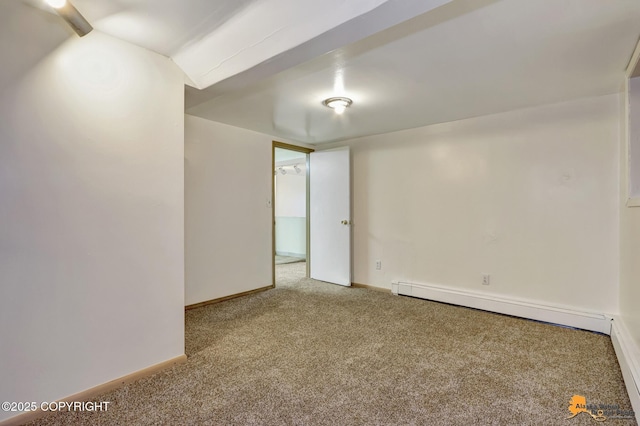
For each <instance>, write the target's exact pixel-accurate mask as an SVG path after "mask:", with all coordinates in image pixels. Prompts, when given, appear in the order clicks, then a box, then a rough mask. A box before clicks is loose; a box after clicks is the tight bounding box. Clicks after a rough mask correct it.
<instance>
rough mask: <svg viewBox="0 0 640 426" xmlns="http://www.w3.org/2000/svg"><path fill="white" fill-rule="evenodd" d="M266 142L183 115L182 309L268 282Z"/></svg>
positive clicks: (258, 136)
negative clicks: (183, 296) (183, 217)
mask: <svg viewBox="0 0 640 426" xmlns="http://www.w3.org/2000/svg"><path fill="white" fill-rule="evenodd" d="M271 141H272V138H271V137H270V136H267V135H263V134H261V133H256V132H252V131H249V130H244V129H240V128H237V127H232V126H228V125H225V124H220V123H215V122H213V121H208V120H205V119H202V118H198V117H193V116H190V115H187V116H185V225H186V228H185V230H186V253H185V262H186V278H185V280H186V284H185V288H186V293H185V297H186V304H187V305H191V304H194V303H199V302H203V301H207V300H212V299H217V298H220V297H224V296H229V295H232V294H237V293H241V292H244V291H249V290H254V289H256V288H260V287H265V286H269V285H271V284H272V267H273V266H272V262H273V261H272V245H271V244H272V239H271V238H272V234H271V220H272V211H271V207H269V206H268V205H267V203H268V201H270V200H271V178H272V176H273V171H272V169H271ZM238 168H241V169H242V170H241V171H242V173H238Z"/></svg>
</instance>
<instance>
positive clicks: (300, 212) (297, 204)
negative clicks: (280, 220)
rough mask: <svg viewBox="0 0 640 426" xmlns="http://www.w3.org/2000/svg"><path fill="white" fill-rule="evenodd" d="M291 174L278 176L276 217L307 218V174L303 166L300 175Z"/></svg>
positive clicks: (288, 168) (279, 174)
mask: <svg viewBox="0 0 640 426" xmlns="http://www.w3.org/2000/svg"><path fill="white" fill-rule="evenodd" d="M287 170H289V172H288V173H287V174H285V175H283V174H281V173H278V175H277V176H276V217H305V216H306V212H307V178H306V177H307V174H306V173H307V172H306V167H305V166H304V164H303V165H301V167H300V173H298V174H296V173H294V172H291V170H292V169H291V168H290V167H287Z"/></svg>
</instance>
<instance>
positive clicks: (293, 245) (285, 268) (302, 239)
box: [273, 142, 309, 285]
mask: <svg viewBox="0 0 640 426" xmlns="http://www.w3.org/2000/svg"><path fill="white" fill-rule="evenodd" d="M288 148H295V149H288ZM298 149H300V148H299V147H289V146H287V145H285V144H280V143H277V142H274V150H273V165H274V170H273V195H274V197H273V198H274V203H273V211H274V214H273V219H274V220H273V224H274V232H273V235H274V282H275V284H276V285H278V283H279V282H282V281H283V280H286V281H287V282H291V281H296V280H298V279H300V278H304V277H306V276H308V273H307V271H308V269H307V265H308V257H309V223H308V218H309V215H308V190H309V184H308V156H309V153H308V152H307V151H308V150H304V151H299V150H298Z"/></svg>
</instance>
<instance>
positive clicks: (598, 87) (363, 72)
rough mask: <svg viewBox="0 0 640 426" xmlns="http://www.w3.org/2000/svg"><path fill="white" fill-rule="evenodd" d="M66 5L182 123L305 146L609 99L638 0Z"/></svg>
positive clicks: (637, 18)
mask: <svg viewBox="0 0 640 426" xmlns="http://www.w3.org/2000/svg"><path fill="white" fill-rule="evenodd" d="M42 1H43V0H22V2H24V3H31V4H32V5H37V6H39V7H42V6H41V4H42ZM72 2H73V3H74V4H75V6H76V7H77V8H78V9H79V10H80V11H81V12H82V13H83V14H84V15H85V16H86V17H87V19H88V20H89V21H90V22H91V23H92V24H93V25H94V27H95V28H96V29H97V30H99V31H102V32H105V33H107V34H111V35H113V36H115V37H118V38H121V39H124V40H127V41H130V42H132V43H135V44H138V45H140V46H143V47H146V48H148V49H151V50H154V51H156V52H159V53H161V54H163V55H166V56H169V57H171V58H173V60H174V61H175V62H176V63H177V64H178V65H179V66H181V68H182V69H183V70H184V71H185V74H186V75H187V80H186V81H187V82H188V84H190V85H191V86H194V87H200V88H204V90H198V89H195V88H193V87H187V88H186V100H185V102H186V107H185V109H186V112H187V113H189V114H193V115H197V116H200V117H203V118H206V119H210V120H214V121H219V122H223V123H227V124H231V125H234V126H239V127H243V128H247V129H251V130H255V131H259V132H263V133H267V134H270V135H273V136H274V137H277V138H280V139H285V140H296V141H300V142H306V143H310V144H318V143H324V142H332V141H338V140H344V139H348V138H353V137H359V136H364V135H369V134H376V133H385V132H390V131H394V130H400V129H405V128H411V127H418V126H424V125H429V124H433V123H440V122H447V121H453V120H459V119H463V118H468V117H473V116H478V115H485V114H491V113H496V112H501V111H507V110H512V109H517V108H524V107H529V106H535V105H540V104H545V103H552V102H561V101H567V100H572V99H576V98H580V97H586V96H595V95H602V94H608V93H614V92H617V91H618V90H619V89H620V84H621V81H622V76H623V70H624V68H625V67H626V65H627V62H628V60H629V57H630V55H631V52H632V50H633V48H634V45H635V43H636V41H637V40H638V36H639V35H640V0H153V1H151V0H72ZM8 3H10V2H7V1H3V2H0V6H1V7H0V9H3V10H8V11H9V12H11V13H14V14H15V13H16V12H18V11H17V10H16V9H15V8H12V7H7V4H8ZM35 12H38V13H40V14H42V13H41V12H39V11H35ZM20 13H22V11H20ZM45 15H47V14H45ZM49 16H50V15H49ZM5 21H7V24H9V25H12V22H13V21H12V20H11V19H9V17H7V19H6V20H5ZM46 21H47V25H49V26H50V25H51V22H52V20H51V19H47V20H46ZM54 23H55V22H54ZM61 25H63V24H61ZM49 32H51V29H49ZM69 33H70V35H72V33H71V32H70V31H69ZM7 49H8V48H7ZM9 65H11V67H13V65H12V64H9ZM337 95H344V96H349V97H351V98H352V99H353V101H354V104H353V105H352V107H351V108H349V109H348V110H347V112H346V113H345V114H344V115H342V116H337V115H335V114H334V113H333V112H332V111H331V110H329V109H328V108H326V107H323V106H322V104H321V102H322V100H323V99H325V98H327V97H330V96H337Z"/></svg>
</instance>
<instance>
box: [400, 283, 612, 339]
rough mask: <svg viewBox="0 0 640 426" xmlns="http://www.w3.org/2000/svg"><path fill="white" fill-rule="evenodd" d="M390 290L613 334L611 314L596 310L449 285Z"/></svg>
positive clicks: (413, 285)
mask: <svg viewBox="0 0 640 426" xmlns="http://www.w3.org/2000/svg"><path fill="white" fill-rule="evenodd" d="M391 291H392V293H393V294H397V295H401V296H411V297H417V298H420V299H427V300H433V301H436V302H443V303H450V304H452V305H459V306H465V307H468V308H475V309H482V310H484V311H489V312H495V313H499V314H505V315H512V316H515V317H521V318H526V319H532V320H536V321H544V322H548V323H552V324H559V325H564V326H568V327H575V328H580V329H583V330H590V331H596V332H598V333H604V334H607V335H611V319H612V318H611V316H608V315H605V314H599V313H593V312H582V311H575V310H571V309H566V308H562V307H556V306H549V305H543V304H539V303H536V302H528V301H523V300H517V299H508V298H504V297H498V296H494V295H488V294H483V293H475V292H472V291H466V290H458V289H453V288H450V287H445V286H440V285H432V284H416V283H408V282H402V281H398V282H392V283H391Z"/></svg>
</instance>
